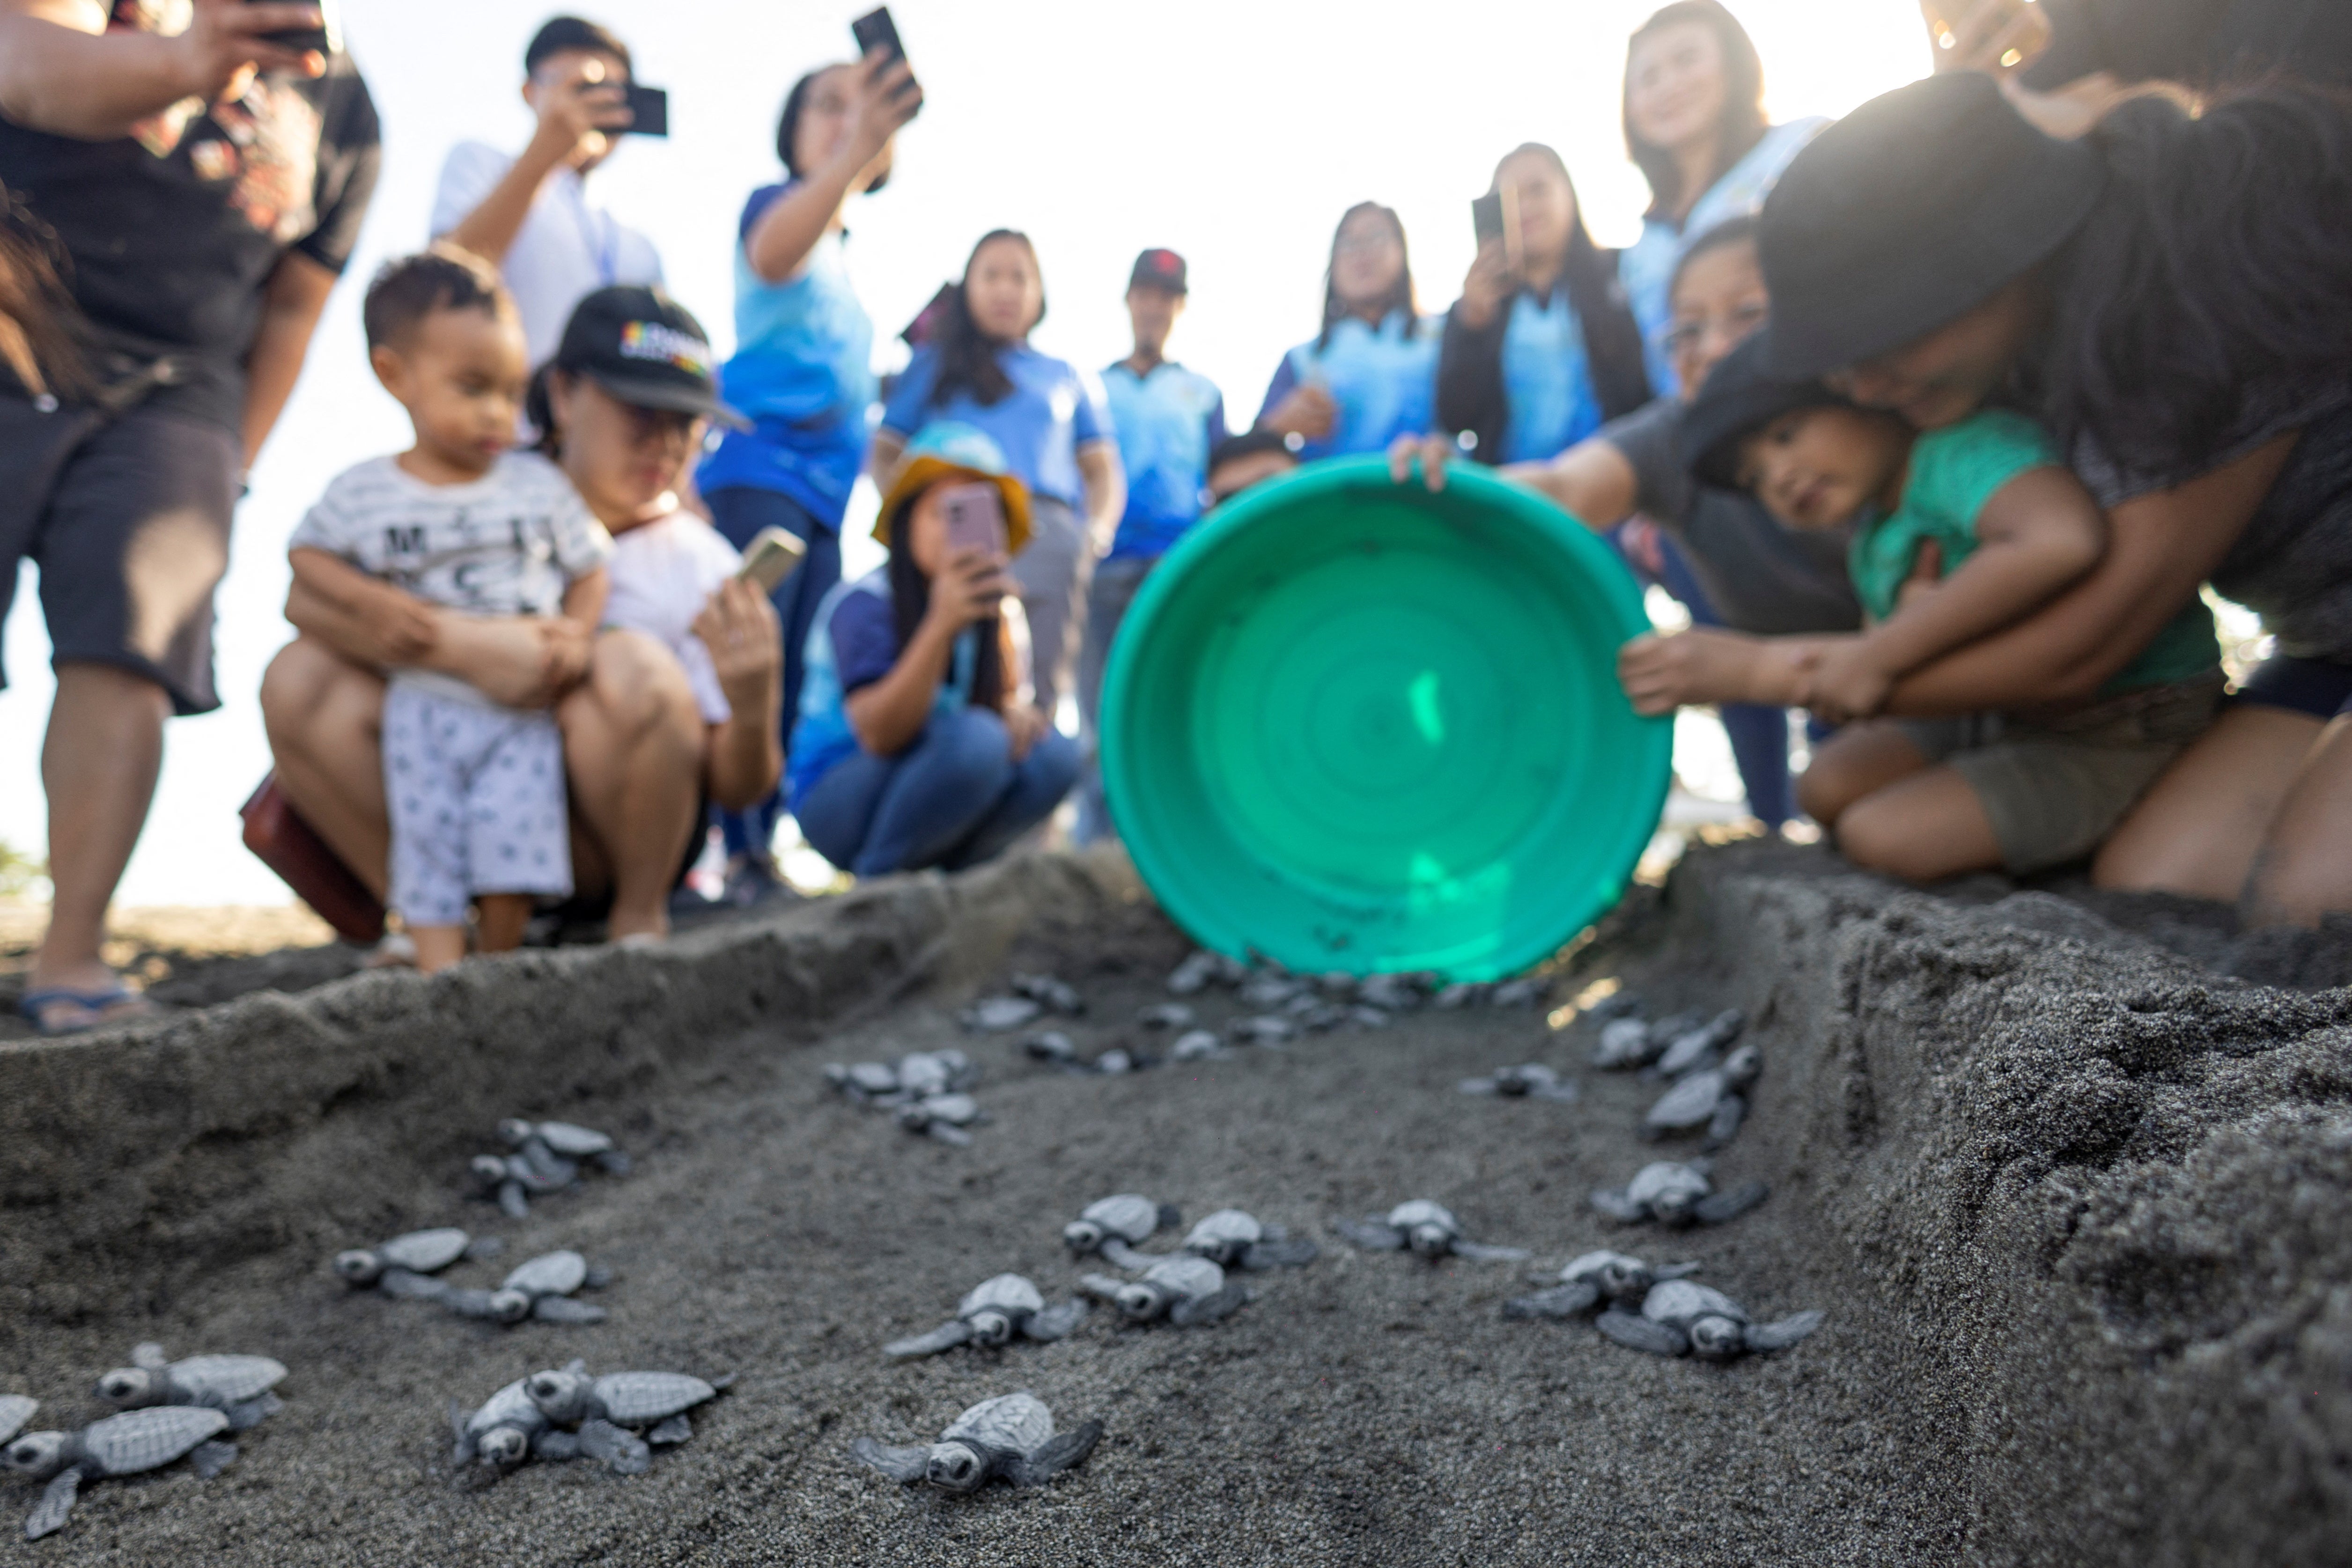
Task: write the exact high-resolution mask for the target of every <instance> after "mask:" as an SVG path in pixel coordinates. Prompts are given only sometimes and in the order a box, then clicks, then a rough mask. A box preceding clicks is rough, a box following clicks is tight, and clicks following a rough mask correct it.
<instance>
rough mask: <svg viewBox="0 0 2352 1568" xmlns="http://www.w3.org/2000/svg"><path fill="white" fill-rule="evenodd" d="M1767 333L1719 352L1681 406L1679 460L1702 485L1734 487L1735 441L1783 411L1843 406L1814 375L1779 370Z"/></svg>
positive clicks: (1736, 481)
mask: <svg viewBox="0 0 2352 1568" xmlns="http://www.w3.org/2000/svg"><path fill="white" fill-rule="evenodd" d="M1770 337H1771V332H1770V330H1769V329H1767V330H1765V331H1762V332H1759V333H1757V334H1756V335H1755V336H1754V337H1752V338H1750V339H1748V340H1747V341H1746V342H1744V343H1742V344H1740V345H1739V347H1738V348H1736V349H1734V350H1731V352H1729V353H1727V354H1726V355H1724V357H1723V358H1722V359H1721V360H1719V361H1717V363H1716V367H1715V369H1713V370H1712V371H1708V372H1707V376H1706V382H1705V383H1704V384H1703V385H1701V386H1700V388H1699V389H1698V396H1696V397H1695V398H1693V399H1692V400H1691V402H1690V406H1689V407H1687V408H1685V409H1684V410H1683V423H1682V453H1683V463H1684V465H1685V467H1687V468H1688V469H1689V470H1690V473H1691V476H1692V477H1693V478H1695V479H1696V480H1697V481H1698V482H1699V483H1700V484H1702V485H1711V486H1714V487H1716V488H1717V489H1718V490H1736V489H1738V487H1739V446H1740V443H1742V442H1743V441H1745V440H1747V439H1748V436H1750V435H1753V434H1755V433H1756V432H1758V431H1759V430H1761V429H1763V428H1764V427H1765V426H1766V425H1768V424H1769V423H1772V422H1773V421H1774V420H1776V419H1778V418H1780V416H1781V415H1782V414H1784V413H1794V412H1795V411H1796V410H1798V409H1801V408H1822V407H1843V406H1846V402H1845V399H1843V398H1842V397H1840V396H1838V395H1837V393H1835V392H1832V391H1831V390H1830V389H1829V387H1828V385H1827V384H1826V383H1824V382H1822V380H1821V379H1820V378H1819V377H1816V376H1784V375H1781V374H1780V373H1778V372H1777V371H1775V370H1774V369H1773V366H1772V362H1771V361H1772V346H1771V343H1770V341H1769V339H1770Z"/></svg>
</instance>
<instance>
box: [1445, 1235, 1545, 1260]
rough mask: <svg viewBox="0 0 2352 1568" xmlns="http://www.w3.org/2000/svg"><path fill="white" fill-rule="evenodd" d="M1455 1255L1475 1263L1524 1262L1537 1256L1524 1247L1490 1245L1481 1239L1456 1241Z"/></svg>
mask: <svg viewBox="0 0 2352 1568" xmlns="http://www.w3.org/2000/svg"><path fill="white" fill-rule="evenodd" d="M1454 1256H1455V1257H1456V1258H1466V1259H1468V1260H1470V1261H1471V1262H1473V1263H1524V1262H1526V1261H1527V1260H1528V1259H1530V1258H1532V1257H1534V1256H1535V1254H1534V1253H1532V1252H1530V1251H1528V1249H1526V1248H1524V1247H1489V1246H1487V1245H1486V1244H1485V1243H1484V1242H1479V1241H1460V1240H1457V1241H1455V1242H1454Z"/></svg>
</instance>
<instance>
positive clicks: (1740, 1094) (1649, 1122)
mask: <svg viewBox="0 0 2352 1568" xmlns="http://www.w3.org/2000/svg"><path fill="white" fill-rule="evenodd" d="M1763 1071H1764V1060H1763V1058H1762V1057H1761V1056H1759V1054H1758V1053H1757V1051H1756V1048H1755V1047H1754V1046H1752V1045H1743V1046H1741V1047H1740V1048H1739V1049H1738V1051H1733V1052H1732V1053H1731V1054H1730V1055H1729V1056H1727V1057H1726V1058H1724V1061H1723V1065H1722V1066H1720V1067H1709V1068H1706V1069H1703V1070H1701V1071H1696V1072H1692V1073H1688V1074H1685V1076H1684V1077H1683V1078H1682V1079H1681V1080H1680V1081H1679V1082H1676V1083H1675V1086H1674V1087H1673V1088H1672V1089H1669V1090H1667V1091H1666V1092H1665V1093H1664V1095H1662V1096H1661V1097H1660V1098H1659V1100H1658V1103H1656V1104H1654V1105H1653V1106H1651V1107H1650V1113H1649V1115H1648V1116H1646V1117H1644V1118H1643V1135H1644V1136H1645V1137H1649V1138H1653V1139H1655V1138H1662V1137H1664V1136H1666V1135H1668V1134H1674V1133H1688V1132H1696V1131H1697V1130H1698V1129H1699V1128H1702V1127H1704V1128H1706V1147H1707V1148H1709V1149H1719V1148H1721V1147H1722V1146H1723V1145H1726V1144H1727V1143H1729V1142H1730V1141H1731V1137H1732V1134H1735V1133H1737V1132H1738V1131H1739V1124H1740V1122H1741V1120H1742V1119H1743V1118H1744V1117H1745V1116H1746V1115H1747V1113H1748V1101H1747V1098H1746V1091H1747V1089H1748V1087H1749V1086H1750V1085H1751V1084H1753V1083H1754V1082H1756V1080H1757V1079H1758V1078H1759V1076H1761V1075H1762V1073H1763Z"/></svg>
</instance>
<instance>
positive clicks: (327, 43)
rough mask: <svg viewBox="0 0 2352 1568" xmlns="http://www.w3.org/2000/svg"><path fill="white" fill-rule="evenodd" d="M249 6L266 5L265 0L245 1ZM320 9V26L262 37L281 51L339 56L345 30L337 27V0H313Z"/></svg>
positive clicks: (300, 28) (265, 34)
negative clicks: (289, 50) (296, 50)
mask: <svg viewBox="0 0 2352 1568" xmlns="http://www.w3.org/2000/svg"><path fill="white" fill-rule="evenodd" d="M245 3H246V4H247V5H262V4H264V0H245ZM311 3H312V4H313V5H317V6H318V7H319V21H320V26H316V27H298V28H296V29H294V30H293V31H291V32H285V33H264V34H262V35H261V36H262V37H265V38H267V39H268V40H269V41H270V42H271V43H273V44H276V45H277V46H278V47H279V48H281V49H299V50H301V51H302V52H303V53H304V54H310V55H339V54H341V53H342V52H343V30H342V29H341V27H340V26H336V25H335V0H311Z"/></svg>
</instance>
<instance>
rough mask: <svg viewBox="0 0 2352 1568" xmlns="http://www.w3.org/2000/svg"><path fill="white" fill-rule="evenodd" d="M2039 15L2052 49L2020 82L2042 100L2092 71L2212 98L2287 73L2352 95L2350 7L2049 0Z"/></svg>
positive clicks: (2274, 1) (2324, 2) (2259, 1)
mask: <svg viewBox="0 0 2352 1568" xmlns="http://www.w3.org/2000/svg"><path fill="white" fill-rule="evenodd" d="M2042 8H2043V10H2044V12H2045V13H2046V14H2047V15H2048V16H2049V18H2050V26H2051V39H2050V47H2048V48H2047V49H2045V50H2043V51H2042V54H2041V56H2040V57H2037V58H2036V59H2035V60H2034V61H2033V63H2032V65H2029V66H2028V67H2026V68H2025V72H2024V78H2023V79H2024V81H2025V84H2026V86H2028V87H2031V88H2035V89H2041V90H2042V91H2049V90H2051V89H2055V88H2061V87H2063V86H2065V85H2066V84H2067V83H2068V82H2070V81H2073V80H2074V79H2075V78H2078V77H2085V76H2088V75H2090V74H2091V73H2092V72H2093V71H2109V72H2112V73H2113V74H2114V75H2116V76H2117V77H2119V78H2122V79H2123V80H2125V81H2129V82H2137V81H2147V80H2149V79H2150V78H2161V79H2164V80H2168V81H2181V82H2187V83H2189V85H2191V86H2193V87H2200V88H2207V87H2215V86H2225V85H2228V84H2231V83H2233V82H2242V81H2250V80H2256V79H2259V78H2262V77H2263V76H2265V75H2267V74H2269V73H2271V72H2273V71H2277V70H2284V71H2288V72H2290V73H2292V74H2294V75H2295V76H2299V77H2303V78H2307V79H2309V80H2312V81H2318V82H2327V83H2331V84H2335V85H2338V86H2344V85H2352V5H2347V4H2346V0H2043V6H2042Z"/></svg>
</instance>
